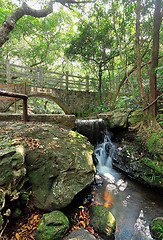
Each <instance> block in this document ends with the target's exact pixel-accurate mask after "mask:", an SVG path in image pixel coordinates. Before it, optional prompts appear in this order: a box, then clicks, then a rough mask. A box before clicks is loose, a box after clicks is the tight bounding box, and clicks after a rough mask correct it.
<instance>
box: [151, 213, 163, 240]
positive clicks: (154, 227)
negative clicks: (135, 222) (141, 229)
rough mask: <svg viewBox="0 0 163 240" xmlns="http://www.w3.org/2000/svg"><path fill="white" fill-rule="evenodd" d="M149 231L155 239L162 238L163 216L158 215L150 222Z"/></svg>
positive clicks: (160, 239)
mask: <svg viewBox="0 0 163 240" xmlns="http://www.w3.org/2000/svg"><path fill="white" fill-rule="evenodd" d="M149 227H150V232H151V235H152V237H153V238H154V239H155V240H162V239H163V217H158V218H155V219H153V220H152V222H151V223H150V226H149Z"/></svg>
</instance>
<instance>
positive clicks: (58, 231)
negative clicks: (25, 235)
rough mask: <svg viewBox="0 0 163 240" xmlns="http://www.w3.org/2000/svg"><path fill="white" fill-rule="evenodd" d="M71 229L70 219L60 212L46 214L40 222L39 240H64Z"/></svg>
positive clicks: (37, 234) (37, 235)
mask: <svg viewBox="0 0 163 240" xmlns="http://www.w3.org/2000/svg"><path fill="white" fill-rule="evenodd" d="M68 228H69V220H68V218H67V217H66V216H65V215H64V214H63V213H62V212H60V211H57V210H56V211H53V212H51V213H46V214H44V216H43V217H42V219H41V221H40V222H39V225H38V228H37V231H36V239H37V240H60V239H63V236H64V235H65V233H66V231H67V230H68Z"/></svg>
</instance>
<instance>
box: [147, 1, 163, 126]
mask: <svg viewBox="0 0 163 240" xmlns="http://www.w3.org/2000/svg"><path fill="white" fill-rule="evenodd" d="M161 2H162V0H156V1H155V13H154V28H153V46H152V59H151V68H150V89H149V91H150V92H149V100H150V107H149V112H148V119H149V121H150V122H152V123H154V122H156V118H155V117H156V101H155V99H156V86H157V79H156V68H157V66H158V54H159V33H160V26H161V22H162V12H161ZM152 103H153V104H152Z"/></svg>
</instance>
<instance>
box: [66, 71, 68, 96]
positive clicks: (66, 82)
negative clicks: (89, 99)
mask: <svg viewBox="0 0 163 240" xmlns="http://www.w3.org/2000/svg"><path fill="white" fill-rule="evenodd" d="M66 90H67V91H68V71H66Z"/></svg>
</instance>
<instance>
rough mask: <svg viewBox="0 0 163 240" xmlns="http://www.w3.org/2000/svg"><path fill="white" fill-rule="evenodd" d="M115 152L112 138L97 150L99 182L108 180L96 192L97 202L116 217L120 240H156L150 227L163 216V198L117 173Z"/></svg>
mask: <svg viewBox="0 0 163 240" xmlns="http://www.w3.org/2000/svg"><path fill="white" fill-rule="evenodd" d="M115 150H116V146H115V145H114V144H113V143H112V142H111V140H110V137H109V135H108V134H107V135H106V136H105V138H104V142H103V143H102V144H99V145H97V146H96V147H95V150H94V154H95V156H96V159H97V160H98V163H97V166H96V169H97V178H98V177H99V176H98V174H99V175H100V176H102V177H103V179H104V180H103V184H102V185H100V186H98V187H97V188H96V190H95V192H96V194H95V196H94V197H95V200H96V201H97V202H99V203H100V204H103V205H104V206H106V207H107V208H108V209H109V211H111V212H112V214H113V215H114V216H115V218H116V222H117V231H116V234H115V239H116V240H152V239H153V238H152V237H151V234H150V230H149V223H150V221H151V220H152V219H154V218H156V217H160V216H163V204H162V199H161V196H160V195H159V194H157V193H154V192H153V191H152V190H150V189H148V188H146V187H145V186H144V185H141V184H140V183H137V182H135V181H133V180H131V179H129V178H127V177H126V176H125V175H124V174H123V173H120V172H118V171H117V170H115V169H113V168H112V157H113V155H114V151H115ZM106 239H107V238H106Z"/></svg>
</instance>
